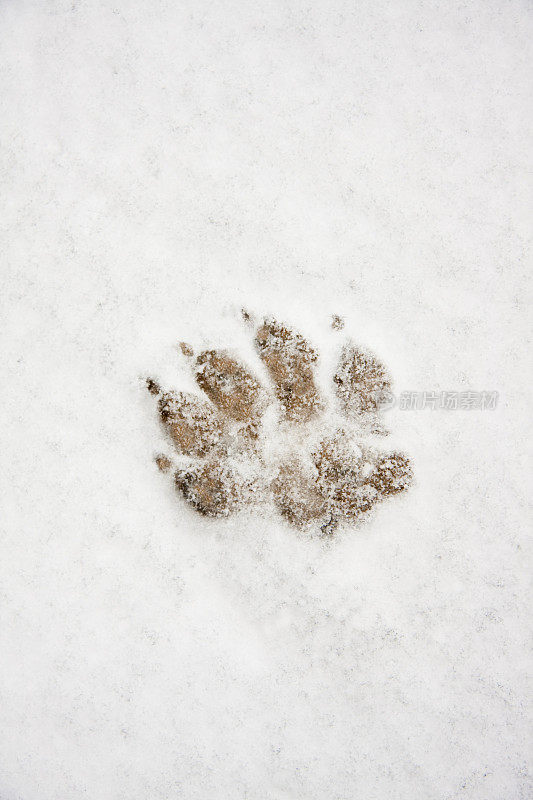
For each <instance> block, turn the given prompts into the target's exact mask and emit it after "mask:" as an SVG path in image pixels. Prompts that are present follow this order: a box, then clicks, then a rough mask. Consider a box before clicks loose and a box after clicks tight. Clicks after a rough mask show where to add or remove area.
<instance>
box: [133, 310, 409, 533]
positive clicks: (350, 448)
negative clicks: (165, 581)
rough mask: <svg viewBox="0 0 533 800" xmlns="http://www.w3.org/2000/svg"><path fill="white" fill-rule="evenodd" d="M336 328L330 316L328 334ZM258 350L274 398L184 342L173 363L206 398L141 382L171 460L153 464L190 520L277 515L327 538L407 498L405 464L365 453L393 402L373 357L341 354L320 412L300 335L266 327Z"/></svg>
mask: <svg viewBox="0 0 533 800" xmlns="http://www.w3.org/2000/svg"><path fill="white" fill-rule="evenodd" d="M243 315H244V318H245V320H247V321H248V322H249V323H250V324H252V320H251V317H250V315H249V314H247V313H246V312H243ZM342 327H343V320H342V319H341V318H340V317H338V316H336V315H335V316H334V317H333V321H332V328H334V329H335V330H340V329H342ZM254 343H255V347H256V351H257V354H258V356H259V359H260V360H261V362H262V364H263V372H264V373H265V377H266V376H267V375H268V379H269V381H270V384H271V385H270V387H265V386H264V385H263V383H262V382H261V381H260V379H259V378H258V377H257V375H256V374H254V373H252V372H251V371H250V370H249V369H248V368H247V367H246V366H245V365H244V364H241V363H240V361H239V360H238V358H236V357H235V355H234V354H232V353H230V352H229V351H226V350H205V351H203V352H201V353H199V355H197V356H195V354H194V351H193V349H192V348H191V347H190V346H189V345H188V344H185V343H184V342H182V343H181V344H180V348H181V351H182V353H183V355H184V356H185V357H186V358H187V359H188V360H189V361H190V364H191V368H192V371H193V375H194V378H195V380H196V383H197V385H198V387H199V388H200V389H201V390H202V392H203V395H204V396H203V397H202V396H201V395H197V394H191V393H187V392H176V391H173V390H165V389H162V388H161V387H160V385H159V383H157V382H156V381H155V380H154V379H152V378H150V379H148V381H147V386H148V389H149V391H150V392H151V394H152V395H154V396H155V397H156V398H157V401H158V412H159V418H160V421H161V424H162V425H163V427H164V429H165V431H166V434H167V437H168V439H169V441H170V442H172V444H173V445H174V449H175V451H176V456H177V461H173V460H172V459H171V458H170V457H169V456H167V455H163V454H161V455H158V456H157V457H156V463H157V465H158V467H159V469H160V470H161V471H162V472H172V474H173V478H174V483H175V486H176V489H177V490H178V492H179V493H180V494H181V495H182V496H183V497H184V498H185V500H186V501H187V502H188V503H189V504H190V505H191V506H192V508H194V509H195V510H196V511H198V512H199V513H200V514H203V515H204V516H206V517H224V516H227V515H229V514H231V513H233V512H235V511H238V510H240V509H244V508H246V507H254V506H255V507H258V508H261V507H263V508H265V507H267V506H268V505H270V504H272V503H273V504H274V505H275V506H276V507H277V509H278V510H279V512H280V513H281V514H282V515H283V516H284V517H285V518H286V519H287V520H288V521H289V523H291V525H293V526H295V527H297V528H301V529H313V528H315V529H317V530H318V529H320V530H321V531H322V533H323V534H331V533H332V532H333V531H334V530H335V529H336V528H337V526H338V525H339V524H340V523H343V522H344V523H346V522H348V523H354V522H356V521H358V520H362V519H365V518H366V517H368V515H369V514H370V513H371V511H372V509H373V508H374V507H375V506H376V505H377V504H378V503H380V502H381V501H382V500H384V499H385V498H387V497H390V496H392V495H396V494H398V493H400V492H403V491H405V490H406V489H407V488H408V486H409V485H410V483H411V481H412V471H411V466H410V462H409V459H408V458H407V457H406V456H405V455H404V454H402V453H399V452H388V453H384V452H380V451H378V450H376V449H375V448H374V447H371V446H369V445H368V444H366V443H365V439H367V438H368V436H372V435H377V434H383V433H385V429H384V428H383V425H382V423H381V420H380V405H381V402H382V400H383V397H386V396H387V394H388V393H389V392H390V390H391V381H390V378H389V376H388V374H387V371H386V369H385V367H384V366H383V365H382V364H381V363H380V362H379V361H378V360H377V359H376V358H375V356H374V355H373V354H372V353H369V352H366V351H364V350H362V349H360V348H359V347H357V346H356V345H354V344H353V343H347V344H346V345H345V346H344V348H343V350H342V353H341V356H340V360H339V363H338V366H337V368H336V370H335V374H334V377H333V388H334V392H335V394H336V403H333V404H332V403H329V404H328V403H326V401H325V399H324V397H323V396H322V395H321V392H320V391H319V389H318V387H317V381H316V364H317V354H316V353H315V351H314V349H313V348H312V347H311V345H310V344H309V343H308V342H307V341H306V340H305V339H304V338H303V337H302V336H301V335H300V334H299V333H297V332H296V331H294V330H292V329H291V328H289V327H288V326H286V325H284V324H281V323H279V322H277V321H276V320H274V319H266V320H264V321H263V322H262V323H261V324H260V325H259V326H258V327H257V329H256V330H255V335H254Z"/></svg>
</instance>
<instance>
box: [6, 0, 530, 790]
mask: <svg viewBox="0 0 533 800" xmlns="http://www.w3.org/2000/svg"><path fill="white" fill-rule="evenodd" d="M0 24H1V30H2V37H1V55H0V73H1V85H2V90H1V91H2V112H1V136H2V147H1V153H2V155H1V159H2V166H1V176H2V182H3V197H4V201H5V203H4V208H3V213H2V218H1V221H0V225H1V230H2V234H1V236H2V251H3V259H2V296H1V300H0V302H1V310H2V350H3V359H2V362H3V399H2V403H1V412H0V413H1V415H2V417H1V418H2V430H3V445H2V449H1V455H0V458H1V474H2V485H3V493H2V494H3V506H4V509H3V514H2V522H1V535H2V545H3V548H2V549H3V558H2V564H1V567H0V598H1V599H0V631H1V652H2V658H1V659H0V720H1V729H0V734H1V735H0V798H1V800H59V798H61V800H71V799H72V800H74V798H76V800H78V799H79V798H84V797H86V798H91V800H119V799H120V800H122V798H127V799H128V800H148V799H149V800H157V799H158V798H160V799H161V800H175V799H176V800H177V799H178V798H179V799H180V800H197V799H198V800H226V799H227V800H230V798H231V800H233V799H234V798H243V800H244V798H246V800H326V798H327V800H354V798H357V799H358V800H359V798H361V799H363V798H364V800H389V798H398V799H400V798H401V799H402V800H403V798H409V800H427V798H432V800H433V799H434V800H456V798H457V800H459V798H460V800H509V798H513V800H515V799H516V800H519V799H520V798H524V799H525V798H526V797H529V796H530V791H531V785H530V783H529V782H528V750H529V749H530V748H529V746H528V745H530V744H531V738H530V731H531V726H530V711H531V706H530V704H529V703H528V701H527V687H528V684H527V673H528V670H529V669H530V665H531V662H530V653H529V650H528V646H527V644H528V640H527V636H526V632H527V628H528V608H527V592H528V563H530V557H529V550H528V523H529V520H530V500H529V496H530V491H529V488H528V480H527V479H528V449H527V440H526V437H527V433H528V432H529V430H530V417H531V410H530V398H529V383H530V377H531V372H530V367H529V344H530V338H529V326H528V317H527V310H528V308H527V293H528V286H529V271H528V266H530V265H528V262H527V256H526V251H525V248H526V246H527V240H528V237H529V234H530V223H529V217H530V211H531V208H530V204H529V203H528V192H527V186H526V182H525V177H524V176H525V174H526V171H527V169H528V166H529V156H528V145H529V142H530V128H529V121H528V118H529V117H530V116H531V102H530V95H529V89H528V84H529V80H530V79H529V74H528V62H529V60H530V56H531V41H533V36H532V33H533V31H532V24H531V10H530V7H529V5H528V3H526V2H523V0H466V1H465V2H460V1H459V0H449V2H446V3H439V2H430V1H429V0H401V2H393V3H389V2H385V0H372V1H371V0H360V1H359V2H357V3H347V2H343V0H339V2H337V3H332V2H327V0H313V2H312V3H302V2H298V0H296V2H293V3H290V4H288V3H282V2H274V3H270V4H259V3H256V2H245V1H244V0H240V2H232V1H231V0H223V1H222V2H217V3H213V2H210V3H207V2H204V0H196V2H194V3H193V2H190V0H185V2H183V3H174V2H170V1H169V0H167V1H165V0H161V1H159V0H154V2H151V3H147V2H142V0H129V2H128V0H125V1H124V2H122V3H117V4H113V3H111V2H108V0H100V1H99V2H98V0H97V1H96V2H92V3H89V2H87V1H86V0H68V2H66V0H49V2H47V3H38V2H35V0H17V2H5V3H3V4H2V5H1V6H0ZM243 306H244V307H245V308H247V309H249V310H250V311H251V312H252V313H254V314H255V315H257V316H258V317H259V316H261V315H263V314H273V315H275V316H276V317H277V318H278V319H282V320H284V321H287V322H290V323H292V324H294V325H295V326H296V327H297V328H298V329H299V330H300V331H301V332H302V333H303V335H305V336H306V337H308V338H309V340H310V341H311V343H312V344H313V346H314V347H316V349H317V350H318V351H319V352H320V354H321V363H320V385H321V387H322V390H323V392H324V393H326V392H328V391H329V386H330V383H329V381H330V376H331V374H332V372H333V369H334V366H335V359H336V357H337V354H338V352H339V350H340V348H341V346H342V343H343V342H344V340H345V338H346V337H351V338H353V339H354V340H355V341H356V342H358V343H359V344H360V345H361V346H362V347H368V348H370V349H371V350H373V351H374V352H375V353H377V355H378V356H379V358H380V359H382V360H383V362H384V363H385V364H386V365H387V366H388V368H389V369H390V371H391V373H392V375H393V377H394V380H395V387H396V391H397V392H401V391H408V390H417V391H425V390H427V391H443V390H458V391H465V390H469V389H472V390H475V391H480V390H496V391H498V392H499V403H498V406H497V408H496V409H495V410H492V411H490V410H486V411H475V410H469V411H466V410H465V411H463V410H457V411H448V412H444V411H438V410H434V411H432V410H430V409H425V410H419V411H414V410H413V411H402V410H401V409H400V408H398V407H397V406H396V407H394V408H393V409H391V410H390V411H388V412H387V417H386V422H387V425H388V427H389V428H390V429H391V431H392V434H391V437H389V438H388V439H387V442H386V444H387V446H389V445H392V446H394V447H396V446H398V447H400V448H401V449H404V450H405V451H406V452H408V453H409V455H410V456H411V458H412V461H413V466H414V472H415V478H416V486H414V487H413V488H412V489H411V490H410V491H409V492H407V493H406V494H405V495H404V496H401V497H398V498H396V499H395V500H394V501H391V502H390V503H389V504H388V505H387V504H383V505H382V506H381V507H380V508H379V510H378V512H377V513H376V515H375V517H374V518H373V519H372V521H371V523H370V524H368V525H366V526H363V527H361V528H359V529H347V530H345V531H342V532H340V534H339V535H338V536H337V537H336V538H335V539H334V540H333V541H332V542H330V543H328V544H324V543H323V542H322V541H319V540H317V539H313V538H308V537H305V536H302V535H298V533H295V532H294V531H293V530H292V529H290V528H289V527H288V526H287V525H286V524H285V523H284V522H282V521H281V520H280V519H279V518H278V517H277V516H275V515H274V514H270V513H267V512H265V513H252V514H248V515H242V516H237V517H232V518H230V519H227V520H214V521H213V520H205V519H202V518H200V517H198V516H197V515H196V514H195V513H194V512H193V511H192V510H191V509H189V508H188V507H187V506H186V505H185V504H184V503H183V501H181V500H180V499H179V498H178V497H177V496H176V495H175V492H174V490H173V488H172V485H171V482H170V481H169V480H168V476H164V475H161V474H160V473H158V471H157V469H156V468H155V466H154V464H153V455H154V453H156V452H159V451H160V450H161V448H162V445H163V440H162V438H161V431H160V430H159V428H158V426H157V423H156V417H155V412H154V405H153V398H152V397H150V395H149V394H148V392H146V390H145V388H144V386H143V379H144V378H145V377H146V376H147V375H157V377H158V379H159V380H161V381H162V382H164V383H165V384H166V385H168V386H169V387H174V388H176V389H179V390H185V391H189V390H193V389H194V388H195V387H194V382H193V381H192V380H191V377H190V375H189V374H188V372H187V364H186V359H184V358H183V357H182V356H180V354H179V353H178V351H177V343H178V342H179V341H186V342H190V343H191V344H193V345H194V346H195V347H202V346H204V345H205V346H210V347H216V346H229V347H231V348H232V349H233V350H234V351H236V352H238V353H239V354H240V356H241V357H242V358H243V359H244V360H246V361H247V363H249V364H250V365H253V366H254V369H255V370H256V374H261V375H262V377H264V378H265V379H266V376H265V375H264V373H261V365H260V363H259V361H258V359H257V355H256V354H255V353H254V350H253V346H252V342H251V336H250V330H249V328H248V327H247V326H246V325H244V324H243V322H242V319H241V318H240V309H241V307H243ZM334 313H336V314H340V315H341V316H343V317H345V318H346V327H345V329H344V330H343V331H332V330H331V327H330V322H331V315H332V314H334Z"/></svg>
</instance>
